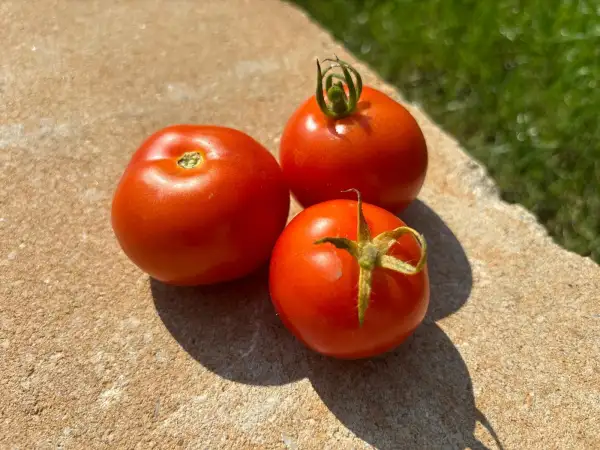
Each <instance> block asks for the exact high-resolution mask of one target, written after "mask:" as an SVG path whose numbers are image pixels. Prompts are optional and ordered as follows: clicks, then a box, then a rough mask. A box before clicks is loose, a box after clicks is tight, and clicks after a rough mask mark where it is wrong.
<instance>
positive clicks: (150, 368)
mask: <svg viewBox="0 0 600 450" xmlns="http://www.w3.org/2000/svg"><path fill="white" fill-rule="evenodd" d="M0 43H2V59H1V63H2V64H1V69H0V99H1V101H0V167H1V168H2V169H1V172H0V374H1V375H0V386H1V390H0V392H1V396H0V448H21V449H25V448H27V449H29V448H63V449H67V448H86V449H87V448H127V449H129V448H140V449H147V448H154V447H155V448H198V449H200V448H202V449H205V448H206V449H283V448H287V449H319V450H321V449H351V448H352V449H354V448H369V447H370V446H372V447H375V448H380V449H421V448H422V449H442V448H443V449H465V448H471V449H483V448H489V449H495V448H504V449H540V450H542V449H543V450H547V449H563V450H564V449H591V448H598V445H599V444H598V443H599V442H600V377H599V373H600V371H599V369H600V368H599V364H600V363H599V361H600V350H599V349H600V345H599V344H600V342H599V336H600V333H599V332H600V315H599V314H600V305H599V303H600V302H599V300H600V294H599V292H600V269H599V268H598V266H597V265H595V264H594V263H593V262H592V261H590V260H589V259H585V258H581V257H579V256H577V255H574V254H572V253H569V252H566V251H564V250H562V249H560V248H559V247H558V246H556V245H554V244H553V242H552V241H551V239H549V238H548V236H547V235H546V233H545V232H544V230H543V228H542V227H541V226H539V225H538V224H537V223H536V222H535V220H534V219H533V217H532V216H531V215H530V214H529V213H527V212H526V211H524V210H523V208H521V207H519V206H509V205H507V204H505V203H503V202H502V201H500V199H499V198H498V195H497V192H496V189H495V187H494V185H493V183H491V182H490V180H489V179H488V178H487V176H486V174H485V171H484V170H483V169H482V168H481V167H480V166H479V164H477V163H476V162H475V161H473V160H472V159H470V158H469V157H468V156H467V155H466V154H465V153H464V152H463V151H462V150H461V149H460V147H459V145H458V144H457V143H456V142H455V141H454V140H453V139H452V138H451V137H449V136H448V135H446V134H444V133H443V132H442V131H441V130H440V129H439V128H438V127H437V126H436V125H435V124H434V123H432V121H431V120H430V119H429V118H428V117H427V116H426V115H425V114H424V113H423V112H422V111H421V110H420V109H419V108H417V107H416V106H415V105H411V106H410V107H411V110H412V111H413V112H414V114H415V115H416V117H417V118H418V120H419V122H420V124H421V125H422V127H423V129H424V130H425V133H426V136H427V141H428V144H429V147H430V154H431V166H430V170H429V174H428V178H427V182H426V186H425V188H424V190H423V193H422V196H421V201H420V202H418V203H416V204H414V205H413V206H411V207H410V209H409V211H408V212H407V213H406V214H405V215H404V218H405V219H406V220H407V221H408V222H409V223H410V224H411V225H413V226H414V227H417V228H419V229H420V230H422V231H423V232H424V233H425V234H426V237H427V238H428V240H429V242H430V246H431V259H430V267H431V271H432V304H431V310H430V313H429V316H428V319H427V321H426V323H424V324H423V326H422V327H420V328H419V330H418V331H417V332H416V334H415V336H414V337H413V338H412V339H411V340H410V341H409V342H408V343H407V344H406V345H404V346H403V347H402V348H401V349H399V350H398V351H396V352H394V353H393V354H391V355H389V356H387V357H385V358H380V359H376V360H373V361H364V362H339V361H334V360H328V359H324V358H321V357H319V356H317V355H315V354H312V353H310V352H308V351H307V350H305V349H304V348H303V347H302V346H300V345H299V344H298V343H297V342H295V341H294V339H292V337H291V336H290V335H289V334H288V333H287V332H286V331H285V329H283V327H282V326H281V325H280V323H279V322H278V319H277V318H276V317H275V315H274V313H273V310H272V308H271V306H270V303H269V300H268V297H267V290H266V286H265V273H264V272H263V273H259V274H257V275H256V276H254V277H251V278H249V279H246V280H243V281H240V282H237V283H233V284H232V285H230V286H227V287H221V288H205V289H170V288H165V287H164V286H161V285H157V284H154V283H151V282H150V281H149V280H148V278H147V277H146V276H145V275H144V274H143V273H141V272H140V271H139V270H138V269H137V268H136V267H134V266H133V265H132V264H131V263H130V262H129V261H128V260H127V259H126V257H125V256H124V255H123V254H122V253H121V252H120V250H119V248H118V246H117V243H116V241H115V239H114V238H113V235H112V231H111V228H110V222H109V206H110V201H111V196H112V193H113V190H114V188H115V186H116V183H117V181H118V179H119V176H120V174H121V171H122V170H123V167H124V165H125V164H126V163H127V161H128V159H129V157H130V155H131V153H132V152H133V151H134V150H135V148H136V146H137V145H138V144H139V143H140V142H141V141H142V140H143V139H144V138H145V137H146V136H147V135H148V134H149V133H151V132H153V131H154V130H156V129H158V128H160V127H163V126H166V125H169V124H174V123H182V122H184V123H185V122H187V123H189V122H191V123H218V124H223V125H227V126H232V127H236V128H239V129H241V130H243V131H245V132H247V133H249V134H251V135H252V136H254V137H255V138H256V139H258V140H259V141H260V142H262V143H263V144H265V145H266V146H267V147H268V148H269V149H270V150H272V151H273V152H276V150H277V145H278V139H279V135H280V132H281V130H282V127H283V125H284V123H285V120H286V117H288V115H289V114H290V113H291V112H292V111H293V109H294V108H295V106H296V105H298V104H299V102H300V101H302V100H303V99H304V98H305V97H306V96H308V95H309V94H310V93H311V92H312V91H313V88H314V86H313V83H314V78H315V74H314V67H313V65H314V60H315V58H316V57H321V58H322V57H327V56H330V55H331V54H333V53H334V52H335V53H338V54H339V55H340V56H343V57H344V58H348V59H349V60H350V61H354V58H353V57H352V56H351V55H348V54H347V52H345V51H344V49H343V48H342V47H340V46H339V45H338V44H336V43H334V41H333V40H332V38H331V37H330V36H329V35H328V34H327V33H325V32H324V31H322V30H321V29H320V28H319V27H318V26H316V25H315V24H313V23H312V22H311V21H310V20H309V19H308V18H307V17H306V16H305V15H304V14H303V13H302V12H300V11H298V10H297V9H295V8H294V7H292V6H290V5H288V4H285V3H282V2H278V1H275V0H203V1H198V0H123V1H99V0H98V1H92V0H87V1H82V0H48V1H44V2H42V1H36V2H28V1H21V0H13V1H6V0H4V1H2V2H1V3H0ZM359 68H360V69H362V71H363V73H364V75H365V80H366V82H367V83H370V84H373V85H375V86H377V87H379V88H381V89H383V90H385V91H386V92H388V93H390V94H391V95H393V96H394V97H395V98H397V99H399V100H402V98H401V97H400V95H399V94H398V93H397V92H395V91H394V90H393V89H391V88H390V87H388V86H386V85H385V84H384V83H383V82H382V81H381V80H379V79H378V78H377V77H375V76H374V74H373V72H371V71H370V70H369V69H368V68H367V67H364V66H362V65H359ZM507 164H510V162H509V161H507ZM297 211H298V208H297V207H295V209H294V210H293V212H292V214H293V213H295V212H297Z"/></svg>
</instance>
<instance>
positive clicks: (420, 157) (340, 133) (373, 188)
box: [279, 86, 428, 213]
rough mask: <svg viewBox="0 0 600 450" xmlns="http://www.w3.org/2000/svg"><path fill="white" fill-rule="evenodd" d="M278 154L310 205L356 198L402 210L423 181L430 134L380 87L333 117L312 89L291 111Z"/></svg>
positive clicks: (291, 182)
mask: <svg viewBox="0 0 600 450" xmlns="http://www.w3.org/2000/svg"><path fill="white" fill-rule="evenodd" d="M279 159H280V162H281V167H282V169H283V173H284V175H285V177H286V180H287V182H288V185H289V186H290V189H291V191H292V193H293V194H294V197H295V198H296V199H297V200H298V202H299V203H300V204H301V205H302V206H304V207H308V206H310V205H314V204H316V203H320V202H324V201H326V200H332V199H336V198H347V199H351V198H353V194H352V193H342V192H341V191H343V190H347V189H351V188H354V189H358V190H359V191H360V192H361V194H362V196H363V199H364V201H365V202H367V203H371V204H374V205H377V206H381V207H382V208H384V209H387V210H388V211H392V212H395V213H398V212H400V211H401V210H402V209H404V208H405V207H406V206H408V204H409V203H410V202H412V201H413V200H414V199H415V198H416V197H417V195H418V194H419V191H420V190H421V187H422V185H423V182H424V180H425V175H426V171H427V165H428V155H427V145H426V142H425V137H424V136H423V133H422V131H421V129H420V127H419V125H418V124H417V122H416V120H415V119H414V117H413V116H412V115H411V114H410V112H409V111H408V110H407V109H406V108H404V107H403V106H402V105H400V104H399V103H398V102H396V101H395V100H393V99H392V98H390V97H388V96H387V95H385V94H384V93H383V92H380V91H378V90H376V89H373V88H370V87H366V86H365V87H364V88H363V90H362V95H361V97H360V101H359V103H358V108H357V111H356V112H354V114H352V115H351V116H348V117H345V118H342V119H331V118H328V117H327V116H326V115H325V114H324V113H323V112H322V111H321V109H320V108H319V105H318V103H317V101H316V98H315V96H314V95H313V96H312V97H310V98H309V99H308V100H307V101H305V102H304V104H302V105H301V106H300V107H299V108H298V109H297V110H296V111H295V112H294V114H293V115H292V116H291V117H290V119H289V121H288V123H287V124H286V127H285V130H284V132H283V135H282V138H281V144H280V151H279Z"/></svg>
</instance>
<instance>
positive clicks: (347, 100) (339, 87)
mask: <svg viewBox="0 0 600 450" xmlns="http://www.w3.org/2000/svg"><path fill="white" fill-rule="evenodd" d="M324 61H327V62H329V63H331V65H330V66H329V67H327V69H325V71H322V70H321V63H320V62H319V60H318V59H317V91H316V94H315V95H316V99H317V103H318V105H319V108H321V111H323V113H324V114H325V115H326V116H327V117H330V118H332V119H341V118H343V117H347V116H349V115H351V114H353V113H354V111H356V106H357V104H358V100H359V99H360V95H361V93H362V78H361V76H360V73H358V71H357V70H356V69H355V68H354V67H352V66H351V65H350V64H348V63H347V62H344V61H342V60H341V59H339V58H338V57H337V56H336V57H335V59H331V58H328V59H325V60H324ZM335 68H340V69H341V70H342V74H339V73H333V72H331V73H329V72H330V71H332V70H333V69H335ZM352 75H354V77H355V78H356V81H355V80H354V79H353V78H352ZM334 79H335V80H336V81H335V82H334ZM323 81H325V86H324V87H323ZM344 84H345V87H344ZM346 88H347V89H348V92H346ZM323 91H325V95H327V100H329V103H328V102H327V101H325V95H324V94H323Z"/></svg>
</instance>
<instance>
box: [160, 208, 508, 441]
mask: <svg viewBox="0 0 600 450" xmlns="http://www.w3.org/2000/svg"><path fill="white" fill-rule="evenodd" d="M402 217H403V218H404V219H405V220H406V221H407V222H408V223H409V224H410V225H411V226H414V227H415V228H417V229H419V230H420V231H421V232H423V233H424V234H425V236H426V238H427V239H428V242H429V244H430V249H431V257H430V259H429V264H430V271H431V292H432V297H431V305H432V310H431V313H430V314H429V315H428V317H427V318H426V319H425V322H424V323H423V324H422V325H421V326H420V327H419V328H418V329H417V331H416V332H415V334H414V335H413V336H412V337H411V338H409V339H408V340H407V341H406V342H405V343H404V344H403V345H402V346H401V347H400V348H398V349H397V350H396V351H394V352H391V353H388V354H386V355H383V356H380V357H377V358H372V359H369V360H362V361H340V360H335V359H332V358H325V357H322V356H320V355H317V354H316V353H314V352H312V351H310V350H308V349H306V348H305V347H304V346H303V345H302V344H300V343H299V342H298V341H297V340H296V339H295V338H293V337H292V335H291V334H290V333H289V332H288V331H287V330H286V329H285V328H284V326H283V325H282V323H281V321H280V320H279V318H278V317H277V316H276V314H275V311H274V309H273V307H272V304H271V302H270V299H269V294H268V282H267V281H268V271H267V269H266V268H263V269H262V270H260V271H259V272H257V273H255V274H253V275H251V276H249V277H247V278H244V279H242V280H238V281H235V282H232V283H224V284H221V285H215V286H207V287H195V288H180V287H173V286H167V285H164V284H162V283H160V282H158V281H155V280H151V282H150V287H151V290H152V294H153V297H154V302H155V306H156V310H157V312H158V314H159V316H160V318H161V319H162V321H163V322H164V324H165V326H166V328H167V329H168V330H169V332H170V333H171V334H172V335H173V337H174V338H175V339H176V340H177V341H178V342H179V344H180V345H181V346H182V348H183V349H184V350H185V351H187V352H188V353H189V354H190V355H191V356H192V357H193V358H195V359H196V360H197V361H198V362H199V363H200V364H202V365H203V366H204V367H206V368H207V369H208V370H210V371H212V372H214V373H216V374H218V375H219V376H221V377H224V378H226V379H229V380H232V381H235V382H240V383H245V384H252V385H263V386H269V385H282V384H286V383H290V382H293V381H297V380H300V379H303V378H308V379H309V380H310V382H311V383H312V385H313V387H314V389H315V391H316V392H317V393H318V395H319V396H320V398H321V399H322V400H323V402H324V403H325V404H326V405H327V407H328V408H329V410H330V411H331V412H332V413H333V414H334V415H335V416H336V417H337V418H338V419H339V420H340V421H341V422H342V423H343V424H344V425H345V426H346V427H347V428H348V429H350V430H351V431H352V432H353V433H354V434H356V435H357V436H358V437H360V438H361V439H363V440H364V441H366V442H368V443H370V444H372V445H373V446H374V447H375V448H378V449H411V450H412V449H431V448H460V449H465V448H468V447H470V448H471V449H473V450H482V449H486V448H488V447H485V446H484V445H483V444H482V443H481V442H479V441H478V440H477V439H475V437H474V435H473V432H474V430H475V425H476V424H477V422H479V423H481V424H482V425H483V426H484V427H485V428H487V430H488V434H489V436H490V439H491V441H492V442H494V441H495V442H496V448H499V449H501V448H502V447H501V445H500V443H499V439H498V438H497V436H496V435H495V433H494V431H493V428H492V427H491V425H490V424H489V423H488V421H487V420H486V418H485V416H484V415H483V414H482V413H480V412H479V411H478V410H477V408H476V406H475V400H474V395H473V386H472V382H471V378H470V376H469V371H468V368H467V366H466V364H465V362H464V361H463V359H462V357H461V355H460V353H459V351H458V350H457V348H456V347H455V346H454V344H453V343H452V341H451V340H450V338H449V337H448V336H447V335H446V334H445V333H444V332H443V331H442V329H441V328H440V327H439V326H438V325H436V324H435V323H434V322H435V320H437V319H439V318H441V317H444V316H447V315H449V314H451V313H453V312H455V311H456V310H458V309H459V308H460V307H461V306H462V305H463V304H464V303H465V301H466V300H467V298H468V295H469V292H470V290H471V284H470V283H471V269H470V266H469V264H468V260H467V258H466V256H465V254H464V251H463V250H462V247H461V245H460V243H458V241H457V240H456V238H455V237H454V235H453V234H452V232H451V231H450V230H449V229H448V227H447V226H446V225H445V224H444V222H443V221H442V220H441V219H440V218H439V217H438V216H437V215H436V214H435V213H434V212H433V211H431V210H430V209H429V208H428V207H427V206H426V205H425V204H424V203H421V202H418V203H416V204H415V205H413V206H411V207H410V208H409V210H408V211H407V212H406V213H405V214H403V215H402ZM449 264H450V266H448V265H449ZM438 270H439V271H440V273H436V271H438ZM491 448H493V447H491Z"/></svg>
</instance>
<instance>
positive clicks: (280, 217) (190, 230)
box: [111, 125, 290, 285]
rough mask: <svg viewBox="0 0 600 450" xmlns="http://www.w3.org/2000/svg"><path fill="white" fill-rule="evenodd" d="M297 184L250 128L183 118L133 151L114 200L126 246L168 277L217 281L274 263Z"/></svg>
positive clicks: (148, 268) (150, 269) (156, 274)
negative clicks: (184, 121) (287, 177)
mask: <svg viewBox="0 0 600 450" xmlns="http://www.w3.org/2000/svg"><path fill="white" fill-rule="evenodd" d="M289 207H290V196H289V189H288V187H287V185H286V183H285V180H284V178H283V174H282V172H281V169H280V167H279V165H278V163H277V161H276V159H275V157H274V156H273V155H271V154H270V153H269V152H268V150H267V149H266V148H264V147H263V146H262V145H261V144H259V143H258V142H257V141H256V140H254V139H253V138H251V137H250V136H248V135H247V134H245V133H243V132H241V131H238V130H235V129H231V128H227V127H220V126H209V125H175V126H170V127H167V128H164V129H162V130H159V131H157V132H156V133H154V134H152V135H151V136H150V137H148V138H147V139H146V140H145V141H144V142H143V143H142V145H141V146H140V147H139V149H138V150H137V151H136V152H135V153H134V154H133V155H132V158H131V160H130V162H129V164H128V166H127V167H126V169H125V171H124V173H123V174H122V177H121V179H120V181H119V183H118V186H117V188H116V191H115V193H114V197H113V203H112V210H111V222H112V226H113V231H114V233H115V236H116V238H117V241H118V242H119V245H120V246H121V249H122V250H123V252H124V253H125V254H126V255H127V256H128V257H129V258H130V259H131V261H132V262H133V263H134V264H136V265H137V266H138V267H139V268H140V269H141V270H143V271H144V272H146V273H148V274H149V275H150V276H151V277H153V278H155V279H157V280H159V281H162V282H164V283H168V284H175V285H201V284H213V283H219V282H224V281H229V280H233V279H236V278H240V277H243V276H245V275H248V274H249V273H251V272H253V271H254V270H256V269H258V268H259V267H260V266H262V265H263V264H265V263H266V262H267V261H268V258H269V256H270V253H271V250H272V248H273V245H274V244H275V241H276V240H277V237H278V236H279V234H280V233H281V231H282V230H283V228H284V227H285V224H286V222H287V218H288V213H289Z"/></svg>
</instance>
